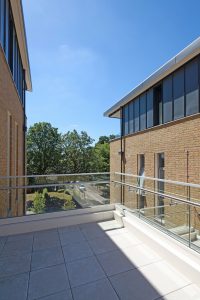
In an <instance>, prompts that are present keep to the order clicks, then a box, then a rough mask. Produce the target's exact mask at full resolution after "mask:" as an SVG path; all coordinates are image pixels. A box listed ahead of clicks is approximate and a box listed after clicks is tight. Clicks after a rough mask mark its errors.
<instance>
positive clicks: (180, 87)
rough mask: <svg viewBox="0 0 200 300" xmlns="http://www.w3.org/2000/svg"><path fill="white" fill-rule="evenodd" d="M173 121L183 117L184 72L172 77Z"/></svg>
mask: <svg viewBox="0 0 200 300" xmlns="http://www.w3.org/2000/svg"><path fill="white" fill-rule="evenodd" d="M173 95H174V120H177V119H179V118H182V117H184V70H183V68H181V69H179V70H178V71H176V72H175V73H174V75H173Z"/></svg>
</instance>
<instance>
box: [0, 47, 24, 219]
mask: <svg viewBox="0 0 200 300" xmlns="http://www.w3.org/2000/svg"><path fill="white" fill-rule="evenodd" d="M0 66H1V67H0V87H1V88H0V176H7V175H8V174H9V175H14V176H15V175H23V174H24V132H23V122H24V112H23V107H22V105H21V102H20V99H19V96H18V93H17V90H16V88H15V85H14V82H13V79H12V75H11V73H10V70H9V67H8V64H7V62H6V60H5V56H4V53H3V50H2V48H1V46H0ZM9 116H11V118H10V120H11V124H10V127H11V130H9ZM17 127H18V130H17ZM9 132H11V137H10V140H11V142H10V145H11V149H10V151H9V136H10V133H9ZM17 132H18V133H17ZM17 135H18V141H17ZM17 148H18V149H17ZM9 153H10V154H9ZM9 155H10V160H9ZM9 161H10V163H11V164H10V167H9ZM16 173H18V174H16ZM0 181H1V182H0V185H1V186H2V185H7V184H8V181H6V180H5V179H1V180H0ZM10 184H12V185H15V184H16V181H15V180H12V181H11V182H10ZM9 198H10V202H11V203H10V204H11V211H10V212H8V208H9ZM23 198H24V197H23V192H22V191H21V190H19V191H18V192H16V190H13V191H12V192H11V195H10V196H9V193H8V191H2V190H1V191H0V217H6V216H8V215H10V216H17V215H22V214H23Z"/></svg>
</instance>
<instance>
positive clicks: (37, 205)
mask: <svg viewBox="0 0 200 300" xmlns="http://www.w3.org/2000/svg"><path fill="white" fill-rule="evenodd" d="M33 208H34V211H35V213H36V214H39V213H42V212H43V211H44V209H45V195H44V193H39V192H36V193H35V198H34V200H33Z"/></svg>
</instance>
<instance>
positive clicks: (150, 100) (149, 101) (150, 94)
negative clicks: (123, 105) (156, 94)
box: [147, 89, 153, 128]
mask: <svg viewBox="0 0 200 300" xmlns="http://www.w3.org/2000/svg"><path fill="white" fill-rule="evenodd" d="M152 126H153V89H150V90H149V91H148V92H147V128H150V127H152Z"/></svg>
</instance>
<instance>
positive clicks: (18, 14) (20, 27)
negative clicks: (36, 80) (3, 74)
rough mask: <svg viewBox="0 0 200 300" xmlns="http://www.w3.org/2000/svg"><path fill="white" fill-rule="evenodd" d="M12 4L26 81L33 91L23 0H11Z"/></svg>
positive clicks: (29, 88) (28, 88)
mask: <svg viewBox="0 0 200 300" xmlns="http://www.w3.org/2000/svg"><path fill="white" fill-rule="evenodd" d="M10 4H11V9H12V13H13V18H14V23H15V29H16V34H17V39H18V44H19V50H20V54H21V59H22V64H23V68H24V69H25V81H26V86H27V90H28V91H32V80H31V71H30V61H29V55H28V44H27V37H26V29H25V21H24V13H23V6H22V2H21V0H10Z"/></svg>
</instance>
